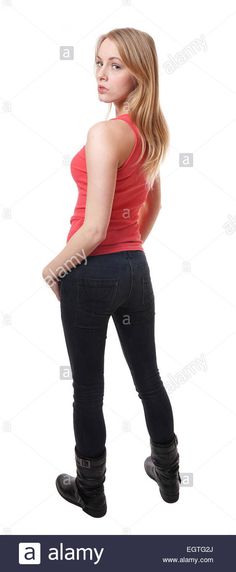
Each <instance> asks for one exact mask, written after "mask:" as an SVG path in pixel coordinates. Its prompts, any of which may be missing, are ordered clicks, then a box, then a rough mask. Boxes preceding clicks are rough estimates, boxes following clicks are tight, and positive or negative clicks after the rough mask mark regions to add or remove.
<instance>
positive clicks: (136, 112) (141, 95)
mask: <svg viewBox="0 0 236 572" xmlns="http://www.w3.org/2000/svg"><path fill="white" fill-rule="evenodd" d="M106 38H110V40H112V41H113V42H114V43H115V44H116V46H117V48H118V50H119V54H120V57H121V58H122V60H123V62H124V64H125V65H126V67H127V68H128V69H129V71H130V74H131V75H132V77H133V79H134V85H135V87H134V89H133V90H132V91H131V92H130V93H129V94H128V97H127V98H126V101H125V106H126V109H127V113H129V115H130V118H131V120H132V121H133V122H134V123H135V124H136V125H137V127H138V129H139V132H140V135H141V141H142V151H141V155H140V158H139V161H141V160H142V158H143V157H144V156H145V158H144V163H143V165H142V168H143V173H144V175H145V177H146V181H147V186H148V189H149V190H151V189H152V187H153V185H154V182H155V179H157V178H158V174H159V169H160V164H161V162H162V161H163V159H164V157H165V154H166V151H167V149H168V146H169V139H170V137H169V130H168V126H167V122H166V120H165V117H164V115H163V113H162V110H161V107H160V100H159V73H158V58H157V52H156V47H155V43H154V40H153V38H152V37H151V36H150V35H149V34H148V33H146V32H143V31H141V30H137V29H136V28H115V29H113V30H110V31H109V32H107V33H106V34H102V35H101V36H99V38H98V40H97V43H96V47H95V56H97V54H98V50H99V48H100V45H101V43H102V42H103V40H105V39H106ZM111 107H112V103H110V109H109V113H110V111H111ZM109 113H108V114H109ZM139 161H138V162H139Z"/></svg>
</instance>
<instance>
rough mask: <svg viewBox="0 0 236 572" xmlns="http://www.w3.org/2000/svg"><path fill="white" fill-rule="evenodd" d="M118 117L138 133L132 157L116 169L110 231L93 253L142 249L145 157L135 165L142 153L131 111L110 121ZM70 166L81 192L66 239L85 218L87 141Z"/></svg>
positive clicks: (113, 119)
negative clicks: (139, 214)
mask: <svg viewBox="0 0 236 572" xmlns="http://www.w3.org/2000/svg"><path fill="white" fill-rule="evenodd" d="M116 119H122V121H126V122H127V123H128V124H129V125H130V127H131V128H132V129H133V131H134V133H135V143H134V146H133V149H132V151H131V153H130V155H129V157H128V158H127V159H126V161H125V162H123V164H122V165H121V166H120V167H118V169H117V178H116V187H115V193H114V199H113V204H112V212H111V216H110V222H109V226H108V229H107V235H106V238H105V239H104V240H103V241H102V242H101V243H100V244H99V245H98V246H97V247H96V248H95V249H94V250H93V251H92V252H90V255H92V256H94V255H99V254H109V253H111V252H119V251H122V250H143V246H142V239H141V235H140V231H139V225H138V213H139V210H140V207H141V206H142V204H143V203H144V201H145V200H146V197H147V193H148V190H147V185H146V179H145V177H144V175H143V174H142V173H141V172H140V166H141V165H142V164H143V161H144V158H143V159H142V161H140V163H139V164H138V165H135V162H136V161H137V160H138V158H139V156H140V153H141V138H140V133H139V130H138V128H137V126H136V125H135V123H134V122H133V121H131V117H130V115H129V114H128V113H124V114H122V115H118V116H117V117H114V118H112V119H110V120H109V121H115V120H116ZM144 157H145V156H144ZM70 168H71V174H72V177H73V179H74V180H75V182H76V185H77V187H78V191H79V195H78V200H77V203H76V206H75V209H74V213H73V215H72V217H71V218H70V224H71V227H70V231H69V233H68V235H67V242H68V240H69V239H70V238H71V237H72V235H73V234H74V233H75V232H76V231H77V230H78V229H79V228H80V227H81V226H82V224H83V221H84V215H85V206H86V193H87V170H86V155H85V145H84V146H83V147H82V149H80V151H79V152H78V153H77V154H76V155H75V156H74V157H73V159H72V161H71V163H70Z"/></svg>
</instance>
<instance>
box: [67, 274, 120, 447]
mask: <svg viewBox="0 0 236 572" xmlns="http://www.w3.org/2000/svg"><path fill="white" fill-rule="evenodd" d="M79 270H80V269H75V270H73V271H72V272H73V274H72V275H71V276H69V275H68V276H66V277H65V278H63V280H62V282H61V289H60V290H61V318H62V324H63V330H64V336H65V341H66V346H67V351H68V356H69V361H70V366H71V371H72V379H73V390H74V393H73V425H74V434H75V441H76V449H77V451H78V454H79V456H81V457H86V456H87V457H98V456H100V455H101V454H102V453H103V452H104V448H105V441H106V427H105V421H104V416H103V397H104V353H105V342H106V337H107V326H108V321H109V316H106V315H104V316H102V315H97V314H94V313H93V311H92V310H91V308H90V311H89V307H88V306H86V300H85V301H84V305H83V304H82V307H80V305H79V304H78V285H79V284H80V277H79V275H78V272H79ZM76 273H77V274H76ZM88 290H89V287H88ZM84 292H85V295H86V291H85V290H83V296H84ZM99 292H100V295H101V289H100V290H99ZM99 292H98V294H99ZM94 294H95V298H96V293H95V292H94ZM98 294H97V295H98ZM86 296H87V295H86ZM81 298H82V296H81V295H80V298H79V299H80V301H81Z"/></svg>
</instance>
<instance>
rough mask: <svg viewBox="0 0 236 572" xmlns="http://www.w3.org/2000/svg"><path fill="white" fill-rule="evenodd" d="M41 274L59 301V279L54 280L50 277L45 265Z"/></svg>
mask: <svg viewBox="0 0 236 572" xmlns="http://www.w3.org/2000/svg"><path fill="white" fill-rule="evenodd" d="M42 276H43V279H44V280H45V282H46V283H47V284H48V286H49V287H50V288H51V289H52V291H53V292H54V294H55V295H56V297H57V299H58V300H59V302H60V286H59V280H56V279H55V278H53V277H52V275H51V274H50V271H49V269H48V268H47V267H46V268H44V269H43V272H42Z"/></svg>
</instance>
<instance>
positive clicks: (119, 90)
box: [43, 28, 181, 517]
mask: <svg viewBox="0 0 236 572" xmlns="http://www.w3.org/2000/svg"><path fill="white" fill-rule="evenodd" d="M95 58H96V59H95V66H96V80H97V84H98V93H99V98H100V100H101V101H103V102H104V103H109V104H110V109H111V106H112V103H113V104H114V106H115V110H116V117H115V118H113V119H110V120H105V121H100V122H98V123H96V124H95V125H93V126H92V127H91V128H90V129H89V131H88V136H87V141H86V145H85V146H84V147H83V148H82V149H81V150H80V151H79V152H78V153H77V154H76V155H75V157H74V158H73V159H72V162H71V173H72V176H73V178H74V180H75V182H76V183H77V185H78V189H79V196H78V201H77V204H76V206H75V210H74V214H73V216H72V217H71V219H70V223H71V227H70V231H69V234H68V236H67V244H66V247H65V248H64V249H63V250H62V251H61V252H60V253H59V255H58V256H57V257H56V258H54V259H53V260H52V261H51V262H50V263H49V264H48V265H47V266H46V267H45V268H44V270H43V277H44V278H45V280H46V281H47V282H48V284H49V286H50V287H51V288H52V290H53V291H54V293H55V294H56V296H57V297H58V299H59V300H60V308H61V318H62V324H63V330H64V335H65V341H66V346H67V350H68V355H69V360H70V365H71V371H72V378H73V389H74V393H73V424H74V433H75V443H76V444H75V460H76V468H77V476H76V478H74V477H71V476H70V475H67V474H65V473H63V474H61V475H59V476H58V477H57V480H56V486H57V489H58V492H59V493H60V495H61V496H62V497H63V498H64V499H66V500H67V501H69V502H71V503H73V504H75V505H77V506H79V507H81V508H82V509H83V511H84V512H86V513H87V514H89V515H90V516H93V517H102V516H104V515H105V514H106V511H107V504H106V497H105V493H104V481H105V472H106V446H105V442H106V427H105V421H104V416H103V395H104V351H105V342H106V335H107V326H108V321H109V318H110V317H111V316H112V319H113V320H114V324H115V327H116V329H117V333H118V336H119V340H120V343H121V346H122V350H123V353H124V356H125V358H126V360H127V364H128V366H129V368H130V372H131V375H132V378H133V381H134V385H135V389H136V391H137V392H138V396H139V398H140V399H141V400H142V404H143V408H144V414H145V420H146V425H147V430H148V432H149V435H150V445H151V456H150V457H148V458H147V459H146V461H145V463H144V467H145V470H146V473H147V474H148V476H149V477H151V478H152V479H153V480H155V481H156V482H157V484H158V486H159V489H160V494H161V496H162V498H163V499H164V500H165V501H166V502H175V501H177V500H178V498H179V482H181V479H180V475H179V453H178V450H177V444H178V440H177V436H176V434H175V433H174V423H173V412H172V408H171V404H170V400H169V397H168V395H167V392H166V389H165V387H164V385H163V382H162V380H161V377H160V374H159V371H158V366H157V362H156V350H155V339H154V320H155V299H154V292H153V288H152V282H151V276H150V269H149V265H148V262H147V259H146V256H145V253H144V249H143V246H142V244H143V242H144V241H145V239H146V238H147V236H148V234H149V232H150V231H151V229H152V227H153V224H154V222H155V220H156V218H157V215H158V212H159V210H160V208H161V204H160V203H161V189H160V176H159V168H160V163H161V161H162V159H163V158H164V156H165V153H166V149H167V146H168V143H169V132H168V127H167V124H166V121H165V118H164V116H163V113H162V111H161V108H160V103H159V83H158V60H157V54H156V49H155V44H154V41H153V39H152V37H151V36H150V35H149V34H147V33H145V32H142V31H140V30H137V29H135V28H118V29H114V30H111V31H110V32H109V33H107V34H103V35H102V36H101V37H99V39H98V41H97V45H96V50H95Z"/></svg>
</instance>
